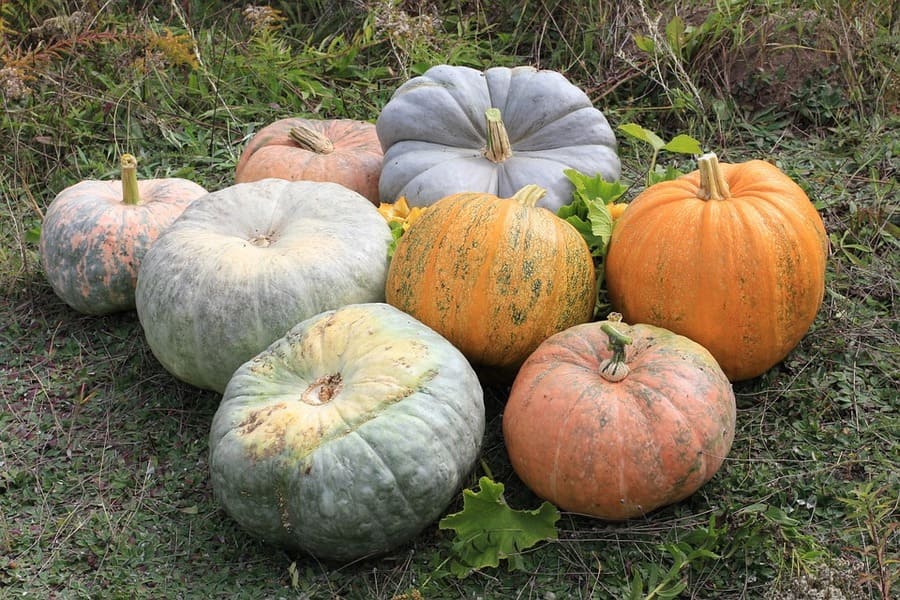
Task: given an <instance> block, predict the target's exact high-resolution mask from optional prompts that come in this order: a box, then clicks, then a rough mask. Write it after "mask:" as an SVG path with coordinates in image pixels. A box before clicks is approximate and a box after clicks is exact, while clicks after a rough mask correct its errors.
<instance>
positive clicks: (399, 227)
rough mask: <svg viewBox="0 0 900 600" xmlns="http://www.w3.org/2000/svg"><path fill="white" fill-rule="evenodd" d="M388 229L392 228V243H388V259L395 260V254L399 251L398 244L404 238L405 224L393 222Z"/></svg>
mask: <svg viewBox="0 0 900 600" xmlns="http://www.w3.org/2000/svg"><path fill="white" fill-rule="evenodd" d="M388 227H390V228H391V241H390V243H388V258H393V257H394V252H396V250H397V242H398V241H400V238H401V237H403V233H404V232H403V223H399V222H397V221H391V222H390V223H388Z"/></svg>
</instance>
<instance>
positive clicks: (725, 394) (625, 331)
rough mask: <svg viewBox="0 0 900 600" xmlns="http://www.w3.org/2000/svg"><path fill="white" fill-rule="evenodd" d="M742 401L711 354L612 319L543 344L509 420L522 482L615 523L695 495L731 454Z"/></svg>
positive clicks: (510, 444)
mask: <svg viewBox="0 0 900 600" xmlns="http://www.w3.org/2000/svg"><path fill="white" fill-rule="evenodd" d="M734 429H735V399H734V392H733V391H732V388H731V384H730V383H729V381H728V378H727V377H726V376H725V374H724V373H723V372H722V370H721V368H720V367H719V366H718V364H717V363H716V361H715V359H714V358H713V356H712V355H711V354H710V353H709V352H708V351H707V350H706V349H705V348H703V347H702V346H700V345H699V344H697V343H696V342H694V341H692V340H690V339H688V338H686V337H684V336H680V335H678V334H675V333H672V332H671V331H668V330H666V329H662V328H659V327H655V326H653V325H645V324H638V325H626V324H625V323H621V322H617V321H615V320H614V319H610V320H607V321H602V322H593V323H585V324H582V325H578V326H575V327H571V328H569V329H567V330H565V331H562V332H560V333H557V334H555V335H553V336H551V337H550V338H548V339H547V340H546V341H544V342H543V343H542V344H541V345H540V346H539V347H538V348H537V350H535V351H534V353H533V354H532V355H531V356H529V357H528V360H526V361H525V363H524V364H523V365H522V368H521V369H520V370H519V373H518V374H517V376H516V379H515V381H514V382H513V386H512V389H511V390H510V394H509V401H508V402H507V404H506V408H505V409H504V412H503V436H504V441H505V443H506V448H507V452H508V454H509V459H510V462H511V463H512V466H513V468H514V469H515V472H516V474H517V475H518V476H519V477H520V479H522V481H523V482H524V483H525V484H526V485H527V486H528V487H529V488H530V489H531V490H533V491H534V492H535V493H536V494H537V495H538V496H540V497H542V498H544V499H546V500H549V501H551V502H553V503H554V504H556V505H557V506H559V507H560V508H562V509H564V510H568V511H572V512H576V513H580V514H585V515H590V516H594V517H599V518H602V519H608V520H622V519H628V518H632V517H637V516H641V515H645V514H647V513H649V512H651V511H653V510H655V509H657V508H659V507H662V506H665V505H668V504H671V503H674V502H678V501H679V500H682V499H684V498H687V497H688V496H690V495H691V494H692V493H694V492H695V491H696V490H697V489H699V488H700V486H702V485H703V484H704V483H706V482H707V481H709V480H710V479H711V478H712V477H713V475H714V474H715V473H716V471H717V470H718V469H719V468H720V466H721V465H722V462H723V460H724V458H725V456H726V455H727V454H728V452H729V450H730V449H731V443H732V441H733V439H734Z"/></svg>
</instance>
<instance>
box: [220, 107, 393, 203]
mask: <svg viewBox="0 0 900 600" xmlns="http://www.w3.org/2000/svg"><path fill="white" fill-rule="evenodd" d="M381 160H382V152H381V144H380V142H379V141H378V136H377V135H376V133H375V126H374V125H373V124H372V123H369V122H366V121H356V120H353V119H302V118H299V117H291V118H286V119H279V120H277V121H275V122H273V123H270V124H268V125H266V126H265V127H263V128H262V129H260V130H259V131H258V132H257V133H256V135H254V136H253V137H252V138H251V139H250V141H249V142H248V143H247V145H246V147H245V148H244V151H243V152H242V153H241V157H240V159H239V160H238V164H237V167H236V169H235V183H245V182H250V181H258V180H260V179H267V178H270V177H276V178H279V179H287V180H289V181H299V180H304V181H331V182H334V183H340V184H341V185H343V186H345V187H348V188H350V189H351V190H353V191H355V192H358V193H360V194H362V195H363V196H365V197H366V198H368V199H369V200H370V201H371V202H372V203H374V204H376V205H377V204H378V177H379V176H380V174H381Z"/></svg>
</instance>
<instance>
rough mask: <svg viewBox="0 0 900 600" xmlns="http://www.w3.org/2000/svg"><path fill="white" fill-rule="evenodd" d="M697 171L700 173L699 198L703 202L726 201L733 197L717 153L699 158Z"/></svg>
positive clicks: (708, 153) (709, 153) (710, 153)
mask: <svg viewBox="0 0 900 600" xmlns="http://www.w3.org/2000/svg"><path fill="white" fill-rule="evenodd" d="M697 169H698V170H699V171H700V190H699V192H697V196H698V197H700V198H702V199H703V200H725V199H726V198H730V197H731V188H729V186H728V182H727V181H725V176H724V175H723V174H722V169H720V168H719V158H718V157H717V156H716V153H715V152H707V153H706V154H704V155H703V156H701V157H700V158H698V159H697Z"/></svg>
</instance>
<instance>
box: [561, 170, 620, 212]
mask: <svg viewBox="0 0 900 600" xmlns="http://www.w3.org/2000/svg"><path fill="white" fill-rule="evenodd" d="M563 175H565V176H566V177H567V178H568V179H569V181H571V182H572V185H574V186H575V193H576V194H578V195H579V196H581V199H582V200H583V201H584V202H585V203H586V204H589V203H590V202H591V201H594V200H600V201H601V202H603V203H604V204H610V203H613V202H617V201H618V200H619V198H621V197H622V194H624V193H625V192H626V190H628V188H627V187H626V186H624V185H622V184H621V183H619V182H618V181H606V180H605V179H604V178H603V175H601V174H600V173H597V174H596V175H593V176H591V175H585V174H584V173H582V172H580V171H578V170H576V169H565V170H564V171H563Z"/></svg>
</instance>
